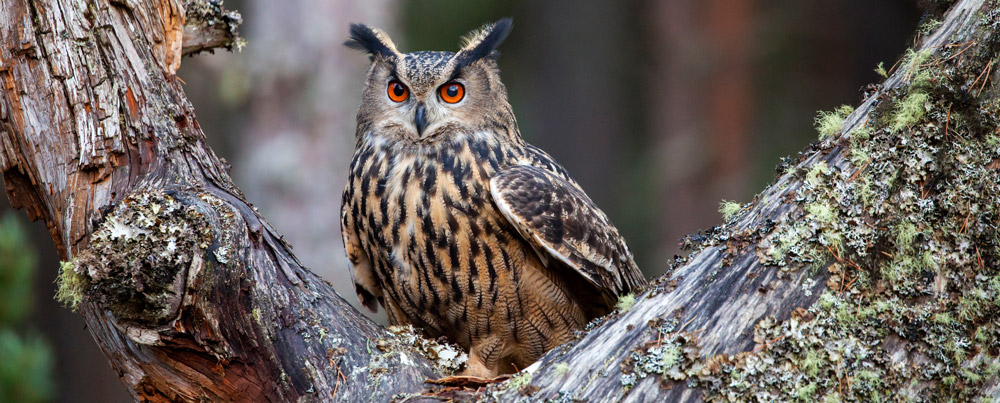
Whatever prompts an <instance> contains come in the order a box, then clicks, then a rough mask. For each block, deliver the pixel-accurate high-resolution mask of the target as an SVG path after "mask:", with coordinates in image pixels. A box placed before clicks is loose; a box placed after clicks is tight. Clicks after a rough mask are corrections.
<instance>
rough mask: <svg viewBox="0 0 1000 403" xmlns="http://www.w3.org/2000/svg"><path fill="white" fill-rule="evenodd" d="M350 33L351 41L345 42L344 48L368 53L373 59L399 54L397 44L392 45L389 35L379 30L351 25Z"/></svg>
mask: <svg viewBox="0 0 1000 403" xmlns="http://www.w3.org/2000/svg"><path fill="white" fill-rule="evenodd" d="M350 32H351V39H348V40H347V41H346V42H344V46H347V47H349V48H351V49H356V50H360V51H363V52H366V53H368V54H369V55H370V56H371V57H372V58H373V59H374V58H375V56H382V57H384V58H391V57H394V56H395V55H396V54H397V53H398V52H397V51H396V44H395V43H392V39H389V35H386V34H385V33H384V32H382V31H381V30H379V29H377V28H374V27H371V26H368V25H365V24H351V29H350Z"/></svg>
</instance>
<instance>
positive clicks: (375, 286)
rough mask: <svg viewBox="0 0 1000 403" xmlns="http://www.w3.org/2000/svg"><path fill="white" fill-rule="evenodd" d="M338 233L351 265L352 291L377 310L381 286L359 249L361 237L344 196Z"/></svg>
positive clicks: (363, 253) (369, 307) (363, 252)
mask: <svg viewBox="0 0 1000 403" xmlns="http://www.w3.org/2000/svg"><path fill="white" fill-rule="evenodd" d="M340 234H341V236H342V237H343V238H344V251H345V252H347V260H348V263H349V265H350V266H351V267H350V269H351V278H352V279H353V280H354V291H355V292H357V293H358V299H360V300H361V304H362V305H364V306H365V307H366V308H368V309H369V310H371V311H372V312H377V311H378V303H379V302H380V300H381V299H382V287H381V286H379V282H378V280H376V278H375V270H374V269H373V268H372V262H371V259H369V258H368V254H366V253H365V251H364V250H363V249H361V238H360V237H358V233H357V229H356V228H355V227H354V220H353V219H352V217H351V209H350V207H349V204H348V203H347V200H346V198H345V200H344V205H343V207H341V210H340Z"/></svg>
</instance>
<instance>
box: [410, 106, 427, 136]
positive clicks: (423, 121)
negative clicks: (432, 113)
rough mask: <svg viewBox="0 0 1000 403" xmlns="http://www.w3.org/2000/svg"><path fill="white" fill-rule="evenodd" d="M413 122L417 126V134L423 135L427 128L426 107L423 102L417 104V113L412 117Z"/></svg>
mask: <svg viewBox="0 0 1000 403" xmlns="http://www.w3.org/2000/svg"><path fill="white" fill-rule="evenodd" d="M413 123H414V124H415V125H416V126H417V135H418V136H421V135H423V134H424V129H426V128H427V108H426V107H424V104H423V103H419V104H417V115H416V116H415V117H414V118H413Z"/></svg>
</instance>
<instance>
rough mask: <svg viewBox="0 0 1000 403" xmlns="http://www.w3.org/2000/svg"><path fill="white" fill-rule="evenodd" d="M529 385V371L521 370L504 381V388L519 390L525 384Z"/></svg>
mask: <svg viewBox="0 0 1000 403" xmlns="http://www.w3.org/2000/svg"><path fill="white" fill-rule="evenodd" d="M529 385H531V372H527V371H521V372H518V373H517V374H515V375H514V376H512V377H511V378H510V380H508V381H507V382H505V383H504V388H505V389H514V390H521V388H523V387H525V386H529Z"/></svg>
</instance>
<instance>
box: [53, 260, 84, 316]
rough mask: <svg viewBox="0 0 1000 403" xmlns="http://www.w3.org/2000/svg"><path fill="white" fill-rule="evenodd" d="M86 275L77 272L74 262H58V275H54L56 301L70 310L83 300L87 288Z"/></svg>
mask: <svg viewBox="0 0 1000 403" xmlns="http://www.w3.org/2000/svg"><path fill="white" fill-rule="evenodd" d="M87 283H88V281H87V277H86V276H84V275H82V274H80V273H77V271H76V264H75V263H74V262H59V275H58V277H56V301H58V302H59V303H60V304H62V305H63V306H65V307H67V308H69V309H70V310H73V311H76V308H77V307H78V306H79V305H80V303H81V302H83V295H84V292H85V291H86V290H87Z"/></svg>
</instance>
